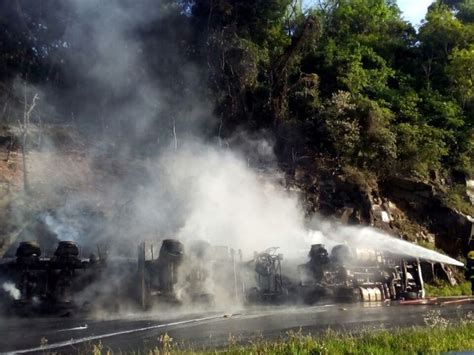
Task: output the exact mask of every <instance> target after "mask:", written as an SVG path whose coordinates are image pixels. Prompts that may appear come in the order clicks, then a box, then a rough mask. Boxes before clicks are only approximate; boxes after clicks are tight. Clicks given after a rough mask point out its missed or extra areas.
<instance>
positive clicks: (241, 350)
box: [87, 311, 474, 355]
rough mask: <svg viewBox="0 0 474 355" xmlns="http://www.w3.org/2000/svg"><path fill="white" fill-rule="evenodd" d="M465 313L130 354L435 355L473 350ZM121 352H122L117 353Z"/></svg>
mask: <svg viewBox="0 0 474 355" xmlns="http://www.w3.org/2000/svg"><path fill="white" fill-rule="evenodd" d="M472 317H473V316H472V314H470V313H469V314H468V315H467V316H466V318H465V319H464V320H462V321H458V322H457V323H456V324H450V322H449V321H448V320H446V319H444V318H441V317H440V315H439V312H436V311H434V312H431V314H427V316H426V317H425V322H426V324H427V326H426V327H411V328H404V329H396V330H376V329H372V330H371V329H366V330H364V331H362V332H361V333H358V334H351V333H343V332H336V331H331V330H328V331H327V332H326V333H325V334H322V335H320V336H311V335H305V334H303V333H302V332H296V333H295V332H290V333H287V335H286V336H285V337H282V338H280V339H277V340H272V341H268V340H263V339H256V340H255V341H252V342H250V343H247V344H243V345H239V344H237V342H236V339H235V338H233V337H231V336H229V340H228V345H227V346H226V347H224V348H220V349H217V350H216V349H193V350H191V349H189V348H186V347H183V346H179V345H178V344H175V343H174V340H173V339H172V338H170V337H169V336H167V335H166V334H165V335H162V336H160V337H159V338H158V339H157V343H156V346H154V347H150V348H148V349H147V350H144V351H143V350H142V351H136V352H132V353H133V354H150V355H158V354H159V355H165V354H235V355H239V354H295V355H296V354H298V355H306V354H307V355H310V354H311V355H313V354H314V355H316V354H439V353H444V352H450V351H468V350H471V351H472V350H474V336H473V334H474V320H473V319H472ZM87 353H91V354H95V355H100V354H112V352H110V351H108V350H107V349H104V348H103V347H102V346H101V345H94V346H92V347H91V348H89V351H87ZM120 353H122V354H123V353H124V352H120Z"/></svg>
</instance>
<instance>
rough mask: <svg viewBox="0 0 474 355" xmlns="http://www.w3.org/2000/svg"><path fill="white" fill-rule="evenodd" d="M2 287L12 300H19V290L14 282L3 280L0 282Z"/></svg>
mask: <svg viewBox="0 0 474 355" xmlns="http://www.w3.org/2000/svg"><path fill="white" fill-rule="evenodd" d="M2 289H3V291H5V292H6V293H8V295H9V296H10V297H11V298H13V299H14V300H19V299H20V296H21V292H20V290H19V289H17V288H16V286H15V284H14V283H13V282H4V283H3V284H2Z"/></svg>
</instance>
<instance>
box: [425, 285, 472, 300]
mask: <svg viewBox="0 0 474 355" xmlns="http://www.w3.org/2000/svg"><path fill="white" fill-rule="evenodd" d="M425 291H426V296H427V297H430V296H442V297H444V296H470V295H471V282H469V281H466V282H463V283H461V284H459V285H456V286H451V285H450V284H448V283H447V282H437V283H434V284H426V285H425Z"/></svg>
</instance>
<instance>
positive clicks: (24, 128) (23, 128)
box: [18, 86, 39, 193]
mask: <svg viewBox="0 0 474 355" xmlns="http://www.w3.org/2000/svg"><path fill="white" fill-rule="evenodd" d="M38 99H39V96H38V94H35V95H34V97H33V100H32V102H31V105H30V107H28V101H27V95H26V86H25V96H24V100H25V108H24V112H23V123H22V122H18V125H19V127H20V132H21V156H22V160H23V188H24V191H25V193H28V192H29V190H30V185H29V181H28V169H27V164H26V144H27V137H28V128H29V124H30V117H31V113H32V112H33V110H34V109H35V106H36V102H37V101H38Z"/></svg>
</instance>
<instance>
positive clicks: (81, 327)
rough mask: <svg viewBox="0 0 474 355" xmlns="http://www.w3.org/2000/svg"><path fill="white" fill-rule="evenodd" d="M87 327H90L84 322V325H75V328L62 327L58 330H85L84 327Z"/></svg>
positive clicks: (58, 331)
mask: <svg viewBox="0 0 474 355" xmlns="http://www.w3.org/2000/svg"><path fill="white" fill-rule="evenodd" d="M87 328H89V326H88V325H87V324H84V325H80V326H78V327H74V328H68V329H60V330H57V331H56V332H57V333H61V332H68V331H71V330H83V329H87Z"/></svg>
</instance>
